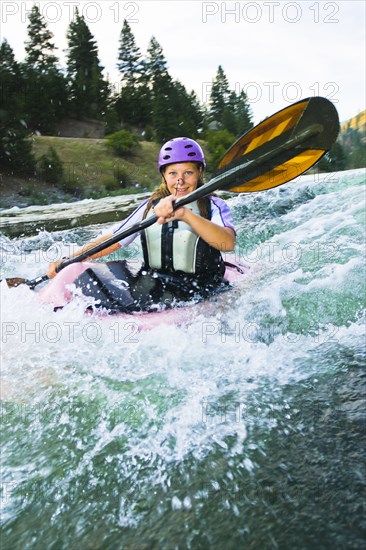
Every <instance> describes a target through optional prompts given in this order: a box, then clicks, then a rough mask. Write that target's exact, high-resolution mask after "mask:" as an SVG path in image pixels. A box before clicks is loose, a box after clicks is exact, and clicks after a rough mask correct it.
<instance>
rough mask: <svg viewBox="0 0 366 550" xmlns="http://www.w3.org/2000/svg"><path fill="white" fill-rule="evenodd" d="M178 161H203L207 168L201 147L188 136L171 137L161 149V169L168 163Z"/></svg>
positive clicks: (159, 162)
mask: <svg viewBox="0 0 366 550" xmlns="http://www.w3.org/2000/svg"><path fill="white" fill-rule="evenodd" d="M176 162H201V163H202V164H203V168H206V161H205V157H204V154H203V151H202V149H201V147H200V146H199V145H198V143H197V142H196V141H194V140H193V139H190V138H187V137H178V138H174V139H170V140H169V141H167V142H166V143H164V145H163V146H162V148H161V149H160V153H159V157H158V167H159V171H160V172H161V169H162V168H163V167H164V166H166V165H167V164H174V163H176Z"/></svg>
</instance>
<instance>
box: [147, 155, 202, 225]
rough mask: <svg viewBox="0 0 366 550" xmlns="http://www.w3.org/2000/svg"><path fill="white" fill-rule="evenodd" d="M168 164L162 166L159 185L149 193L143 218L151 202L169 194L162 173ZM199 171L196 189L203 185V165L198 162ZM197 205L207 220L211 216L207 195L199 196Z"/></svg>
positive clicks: (151, 204)
mask: <svg viewBox="0 0 366 550" xmlns="http://www.w3.org/2000/svg"><path fill="white" fill-rule="evenodd" d="M168 166H169V164H167V165H166V166H164V167H163V172H162V176H163V179H162V181H161V183H160V185H159V186H158V187H156V188H155V189H154V190H153V192H152V194H151V197H150V199H149V202H148V203H147V205H146V209H145V212H144V218H146V216H147V214H148V212H149V210H150V209H151V207H152V206H153V203H154V202H155V201H159V200H160V199H163V198H164V197H169V195H170V192H169V189H168V186H167V184H166V181H165V178H164V173H165V170H166V168H167V167H168ZM199 172H200V173H199V177H198V181H197V189H198V187H202V185H204V179H203V166H202V164H200V167H199ZM197 206H198V209H199V211H200V214H201V216H202V217H203V218H206V219H207V220H209V219H210V218H211V202H210V198H209V197H201V198H200V199H198V200H197Z"/></svg>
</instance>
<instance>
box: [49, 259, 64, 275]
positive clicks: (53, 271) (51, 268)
mask: <svg viewBox="0 0 366 550" xmlns="http://www.w3.org/2000/svg"><path fill="white" fill-rule="evenodd" d="M60 264H62V260H59V261H58V262H51V263H50V264H49V265H48V269H47V276H48V277H49V278H50V279H53V278H54V277H56V275H57V271H56V267H57V266H58V265H60Z"/></svg>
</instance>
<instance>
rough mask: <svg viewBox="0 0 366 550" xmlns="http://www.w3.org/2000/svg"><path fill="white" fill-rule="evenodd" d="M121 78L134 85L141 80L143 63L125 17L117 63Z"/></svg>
mask: <svg viewBox="0 0 366 550" xmlns="http://www.w3.org/2000/svg"><path fill="white" fill-rule="evenodd" d="M117 67H118V69H119V71H120V73H121V75H122V80H123V82H124V83H126V84H127V85H129V86H135V85H136V84H137V83H138V82H140V81H141V76H142V73H143V71H144V64H143V62H142V57H141V53H140V49H139V48H138V47H137V45H136V42H135V37H134V35H133V34H132V31H131V27H130V25H129V24H128V22H127V20H126V19H125V20H124V22H123V26H122V31H121V35H120V43H119V52H118V64H117Z"/></svg>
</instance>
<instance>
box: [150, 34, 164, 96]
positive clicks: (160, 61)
mask: <svg viewBox="0 0 366 550" xmlns="http://www.w3.org/2000/svg"><path fill="white" fill-rule="evenodd" d="M146 76H147V78H148V80H149V81H150V83H151V85H154V83H155V80H156V79H159V80H161V78H163V77H167V78H168V77H169V73H168V68H167V62H166V59H165V57H164V54H163V48H162V47H161V46H160V44H159V42H158V41H157V40H156V38H155V36H153V37H152V38H151V39H150V42H149V46H148V48H147V60H146Z"/></svg>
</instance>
